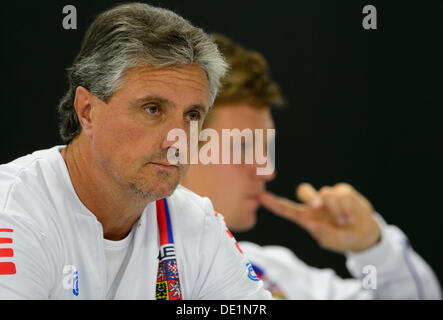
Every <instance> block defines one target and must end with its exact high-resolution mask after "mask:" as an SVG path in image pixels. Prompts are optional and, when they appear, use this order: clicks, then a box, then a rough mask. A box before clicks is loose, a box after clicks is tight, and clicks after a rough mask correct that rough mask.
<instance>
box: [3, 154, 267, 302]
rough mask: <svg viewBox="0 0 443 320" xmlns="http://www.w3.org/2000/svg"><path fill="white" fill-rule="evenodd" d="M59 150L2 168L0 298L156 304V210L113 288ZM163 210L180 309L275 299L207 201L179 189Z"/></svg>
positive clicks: (99, 237) (99, 238)
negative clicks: (200, 303)
mask: <svg viewBox="0 0 443 320" xmlns="http://www.w3.org/2000/svg"><path fill="white" fill-rule="evenodd" d="M62 148H63V146H56V147H53V148H51V149H47V150H40V151H36V152H34V153H32V154H30V155H27V156H24V157H21V158H18V159H16V160H14V161H12V162H10V163H8V164H5V165H1V166H0V239H2V240H0V298H1V299H105V298H106V297H107V294H108V292H110V291H109V290H111V293H110V296H108V297H112V298H115V299H154V298H155V287H156V279H157V270H158V263H159V261H158V254H159V232H158V228H157V217H156V206H155V202H151V203H149V204H148V205H147V206H146V208H145V210H144V212H143V214H142V215H141V217H140V219H139V220H138V222H137V224H136V225H135V226H134V228H133V230H132V234H130V236H131V237H132V238H131V239H130V242H131V249H130V250H129V249H128V251H127V253H128V255H127V257H125V258H124V261H123V262H122V263H121V264H120V266H124V267H122V268H120V267H119V269H118V271H117V272H116V273H115V276H114V275H112V276H111V277H110V278H109V279H108V274H109V272H110V271H108V270H113V268H112V267H111V268H107V263H112V262H110V261H111V260H112V257H111V256H110V255H109V254H108V255H107V256H106V254H105V252H106V247H108V249H109V246H108V245H109V243H108V244H106V243H105V241H104V239H103V229H102V225H101V223H100V222H99V221H98V220H97V219H96V217H95V215H94V214H93V213H92V212H90V211H89V210H88V209H87V208H86V207H85V206H84V205H83V203H82V202H81V201H80V200H79V198H78V197H77V194H76V193H75V191H74V188H73V186H72V183H71V180H70V177H69V173H68V170H67V167H66V165H65V162H64V160H63V158H62V156H61V154H60V150H61V149H62ZM167 202H168V206H169V213H170V219H171V225H172V231H173V235H174V242H175V252H176V258H177V267H178V272H179V276H180V284H181V290H182V295H183V298H184V299H269V298H270V297H271V295H270V293H269V292H268V291H266V290H265V289H264V288H263V283H262V281H257V280H258V279H257V277H255V274H254V273H253V271H252V268H251V267H250V265H249V262H248V260H247V258H246V257H245V256H244V255H243V254H242V253H240V251H239V250H238V249H237V246H236V243H235V239H233V238H232V237H231V236H230V235H229V233H228V232H227V228H226V225H225V224H224V223H223V221H222V220H221V219H220V218H219V217H220V215H219V216H218V217H216V216H215V214H214V209H213V207H212V204H211V202H210V200H209V199H207V198H202V197H200V196H198V195H196V194H195V193H193V192H191V191H189V190H188V189H186V188H184V187H182V186H178V187H177V189H176V190H175V192H174V193H173V194H172V195H171V196H170V197H169V198H168V199H167ZM4 239H6V240H4ZM111 245H112V244H111ZM128 248H129V247H128ZM111 255H112V253H111ZM119 263H120V262H118V263H117V264H119ZM114 269H115V268H114ZM114 272H115V271H114ZM112 279H113V280H112ZM116 279H118V281H117V282H115V280H116ZM109 281H113V284H116V287H114V288H113V287H112V285H113V284H112V285H111V284H109V283H108V282H109Z"/></svg>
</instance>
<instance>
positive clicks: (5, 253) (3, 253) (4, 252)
mask: <svg viewBox="0 0 443 320" xmlns="http://www.w3.org/2000/svg"><path fill="white" fill-rule="evenodd" d="M13 256H14V250H12V249H10V248H6V249H5V248H2V249H0V257H13Z"/></svg>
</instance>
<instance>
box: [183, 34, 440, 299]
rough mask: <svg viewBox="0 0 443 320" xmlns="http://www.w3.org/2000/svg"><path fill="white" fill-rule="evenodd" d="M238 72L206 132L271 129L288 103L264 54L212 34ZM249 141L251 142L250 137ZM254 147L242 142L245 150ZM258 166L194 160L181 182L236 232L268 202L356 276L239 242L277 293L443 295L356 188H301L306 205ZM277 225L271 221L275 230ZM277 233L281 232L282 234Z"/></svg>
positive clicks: (368, 296)
mask: <svg viewBox="0 0 443 320" xmlns="http://www.w3.org/2000/svg"><path fill="white" fill-rule="evenodd" d="M213 38H214V40H215V41H216V43H217V44H218V46H219V48H220V50H221V52H222V54H223V55H224V56H225V57H226V59H227V61H228V62H229V64H230V66H231V69H230V72H229V73H228V75H227V76H226V77H225V78H224V79H223V83H222V87H221V89H220V93H219V95H218V96H217V99H216V101H215V104H214V108H213V109H212V110H211V111H210V113H209V115H208V117H207V119H206V121H205V123H204V127H205V129H209V128H211V129H213V130H216V132H218V133H221V132H222V130H226V129H233V128H237V129H239V130H244V129H252V130H257V129H258V130H260V129H262V130H263V129H265V130H267V129H272V128H274V123H273V120H272V116H271V107H273V106H278V105H281V104H282V98H281V94H280V92H279V88H278V86H277V85H276V84H275V83H274V82H273V81H272V80H271V79H270V77H269V73H268V67H267V63H266V61H265V59H264V58H263V57H262V56H261V55H260V54H259V53H257V52H254V51H250V50H246V49H245V48H243V47H241V46H240V45H238V44H236V43H234V42H233V41H231V40H230V39H228V38H226V37H225V36H222V35H213ZM249 143H250V142H249ZM254 146H256V145H254V144H253V143H251V144H250V145H248V142H247V141H246V139H245V141H244V142H243V146H242V149H241V150H243V152H246V151H248V150H250V148H253V147H254ZM260 166H262V165H261V164H259V163H253V164H246V163H242V164H203V163H200V164H196V165H191V168H190V170H189V172H188V173H187V174H186V176H185V178H184V180H183V182H182V184H183V185H184V186H185V187H187V188H189V189H191V190H192V191H194V192H196V193H198V194H200V195H203V196H207V197H209V198H210V199H211V200H212V201H213V203H214V207H215V209H216V210H219V211H220V212H222V213H223V215H224V216H225V218H226V223H227V225H228V227H229V228H230V229H231V230H233V231H237V232H240V231H246V230H249V229H251V228H252V227H253V226H254V225H255V222H256V211H257V209H258V206H259V205H264V206H265V207H267V208H268V209H269V210H271V211H272V212H274V213H276V214H278V215H280V216H283V217H284V218H286V219H289V220H290V221H292V222H295V223H297V224H298V225H300V226H301V227H303V228H305V229H306V230H307V231H308V232H309V233H310V235H312V237H313V238H314V239H316V240H317V241H318V243H319V244H320V245H321V246H322V247H323V248H326V249H328V250H332V251H335V252H339V253H343V254H345V255H346V257H347V267H348V269H349V271H350V273H351V274H352V275H353V276H354V277H355V278H354V279H342V278H340V277H338V276H337V275H336V274H335V273H334V272H333V271H332V270H331V269H317V268H313V267H311V266H308V265H306V264H305V263H304V262H303V261H301V260H300V259H299V258H298V257H297V256H296V255H295V254H294V253H293V252H292V251H291V250H289V249H288V248H284V247H280V246H264V247H262V246H259V245H257V244H254V243H251V242H240V243H239V245H240V247H241V249H242V250H243V251H244V252H245V254H246V255H247V256H248V257H249V259H250V260H251V262H252V263H253V265H254V268H255V270H256V272H257V273H258V274H259V276H260V277H262V278H263V280H264V281H265V283H266V286H267V288H268V289H269V290H270V291H272V293H273V295H274V297H276V298H287V299H376V298H381V299H438V298H440V297H441V293H440V288H439V283H438V281H437V279H436V277H435V275H434V273H433V272H432V270H431V268H430V267H429V266H428V265H427V264H426V262H425V261H424V260H423V259H422V258H421V257H420V256H419V255H418V254H417V253H416V252H415V251H414V250H412V248H411V247H410V245H409V244H408V241H407V238H406V236H405V235H404V234H403V232H402V231H401V230H400V229H398V228H397V227H395V226H392V225H388V224H387V223H386V222H385V221H384V220H383V219H382V217H381V216H380V215H378V214H376V213H375V212H374V209H373V207H372V204H371V203H370V202H369V201H368V200H367V199H366V198H365V197H364V196H363V195H361V194H360V193H359V192H358V191H357V190H355V189H354V188H353V187H352V186H350V185H347V184H343V183H338V184H337V185H334V186H329V187H328V186H326V187H323V188H321V189H320V190H318V191H317V190H315V189H314V188H313V187H312V186H311V185H310V184H307V183H304V184H301V185H300V186H299V187H298V188H297V197H298V198H299V199H300V200H301V201H302V202H303V204H298V203H295V202H294V201H292V200H289V199H285V198H282V197H278V196H275V195H273V194H271V193H269V192H266V191H265V184H266V182H268V181H270V180H271V179H272V178H273V177H274V174H268V175H258V174H257V168H258V167H260ZM271 229H272V226H270V230H271ZM275 232H278V231H275Z"/></svg>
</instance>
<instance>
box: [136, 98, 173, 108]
mask: <svg viewBox="0 0 443 320" xmlns="http://www.w3.org/2000/svg"><path fill="white" fill-rule="evenodd" d="M148 102H157V103H160V104H167V105H171V106H172V107H174V108H175V104H174V103H173V102H172V101H169V100H168V99H165V98H162V97H159V96H145V97H142V98H138V99H136V100H134V101H133V104H134V105H143V104H145V103H148Z"/></svg>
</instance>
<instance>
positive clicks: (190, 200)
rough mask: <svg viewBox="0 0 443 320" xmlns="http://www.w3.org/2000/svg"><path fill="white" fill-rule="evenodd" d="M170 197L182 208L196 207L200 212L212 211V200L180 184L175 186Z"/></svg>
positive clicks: (211, 212) (192, 208) (193, 208)
mask: <svg viewBox="0 0 443 320" xmlns="http://www.w3.org/2000/svg"><path fill="white" fill-rule="evenodd" d="M171 199H172V200H173V201H174V202H175V204H176V205H178V206H180V207H182V208H183V209H191V210H196V209H197V211H201V213H210V214H213V213H214V209H213V207H212V202H211V200H210V199H209V198H208V197H203V196H200V195H198V194H196V193H195V192H193V191H191V190H189V189H188V188H186V187H184V186H182V185H178V186H177V188H176V189H175V191H174V193H173V194H172V195H171Z"/></svg>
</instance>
